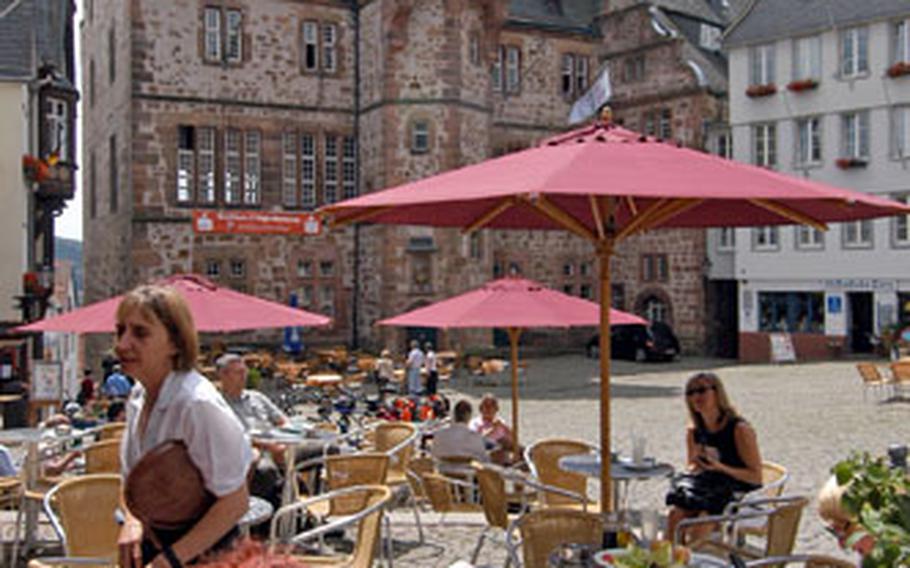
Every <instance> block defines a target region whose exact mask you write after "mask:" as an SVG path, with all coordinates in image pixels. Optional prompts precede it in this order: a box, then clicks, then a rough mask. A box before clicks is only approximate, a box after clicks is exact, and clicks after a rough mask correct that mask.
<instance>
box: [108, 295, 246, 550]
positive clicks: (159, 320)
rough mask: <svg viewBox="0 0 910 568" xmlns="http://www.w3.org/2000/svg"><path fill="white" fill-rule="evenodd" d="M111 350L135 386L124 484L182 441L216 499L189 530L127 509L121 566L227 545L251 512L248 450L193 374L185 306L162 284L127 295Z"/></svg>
mask: <svg viewBox="0 0 910 568" xmlns="http://www.w3.org/2000/svg"><path fill="white" fill-rule="evenodd" d="M115 349H116V352H117V356H118V358H119V360H120V364H121V366H122V368H123V372H124V373H126V374H128V375H130V376H132V377H135V378H136V380H137V381H138V383H137V384H136V386H135V388H134V389H133V390H132V392H131V394H130V398H129V401H128V402H127V411H126V428H125V432H124V436H123V442H122V446H121V462H122V464H123V476H124V478H125V479H126V480H127V481H126V483H127V485H129V483H130V479H131V478H130V473H131V472H132V471H133V469H134V468H136V466H137V465H138V464H139V463H140V461H141V460H142V458H143V457H144V456H146V455H147V454H149V453H150V452H153V451H154V450H156V449H157V448H159V447H160V446H161V444H163V443H165V442H181V443H182V444H183V446H184V447H185V448H186V453H187V457H188V458H189V461H190V462H191V463H192V465H193V466H194V467H195V468H196V469H197V470H198V472H199V474H200V477H201V481H202V483H203V484H204V487H205V490H206V491H208V492H209V493H211V494H212V495H213V497H214V499H213V502H212V504H211V506H209V507H208V509H207V510H206V512H205V513H203V514H202V516H201V517H200V518H198V519H196V520H194V521H193V522H192V524H191V525H190V526H189V528H188V529H186V530H179V531H171V530H162V529H155V528H152V526H151V524H150V523H151V520H150V519H145V521H144V522H143V520H140V519H137V518H135V517H133V515H132V514H130V512H129V511H125V513H126V519H125V521H124V524H123V527H122V528H121V531H120V538H119V539H118V544H119V553H120V554H119V556H120V558H119V565H120V566H121V567H125V568H138V567H140V566H147V565H149V564H151V565H152V567H153V568H167V567H169V566H173V565H175V562H176V563H177V564H188V563H191V562H192V561H193V560H194V559H196V558H198V557H200V556H201V555H203V554H206V553H208V552H210V551H212V550H217V549H219V548H221V547H225V546H228V545H229V544H230V543H231V542H232V541H233V539H234V538H235V537H236V536H237V535H238V534H239V532H238V529H237V522H238V521H239V520H240V518H241V517H242V516H243V514H244V513H245V512H246V510H247V508H248V507H249V495H248V493H247V486H246V474H247V471H248V470H249V466H250V462H251V460H252V455H253V452H252V449H251V447H250V444H249V442H248V440H247V438H246V436H245V435H244V433H243V426H242V425H241V423H240V421H239V420H238V419H237V417H236V416H235V415H234V413H233V412H232V411H231V409H230V407H228V405H227V403H225V401H224V398H223V397H222V396H221V394H220V393H219V392H218V391H217V390H216V389H215V387H214V385H212V383H211V382H210V381H209V380H208V379H207V378H205V377H204V376H202V375H201V374H200V373H199V372H198V371H196V370H195V368H194V366H195V364H196V360H197V358H198V354H199V339H198V337H197V335H196V328H195V325H194V324H193V317H192V314H191V313H190V310H189V306H187V303H186V300H184V299H183V297H182V296H180V294H178V293H177V291H175V290H173V289H172V288H168V287H165V286H140V287H138V288H136V289H134V290H132V291H131V292H128V293H127V294H126V295H125V296H124V297H123V299H122V300H121V302H120V305H119V306H118V308H117V313H116V334H115ZM152 467H154V466H152ZM145 523H148V524H145Z"/></svg>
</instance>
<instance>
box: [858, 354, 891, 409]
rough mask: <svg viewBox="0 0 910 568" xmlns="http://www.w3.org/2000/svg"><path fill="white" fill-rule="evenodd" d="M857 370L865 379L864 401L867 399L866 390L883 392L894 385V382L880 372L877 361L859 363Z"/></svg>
mask: <svg viewBox="0 0 910 568" xmlns="http://www.w3.org/2000/svg"><path fill="white" fill-rule="evenodd" d="M856 370H857V371H859V376H860V378H862V379H863V401H865V400H866V391H868V390H869V389H873V390H876V391H878V393H879V394H881V393H882V391H884V390H885V389H887V388H888V387H890V386H892V383H891V382H890V381H887V380H885V377H883V376H882V374H881V373H879V371H878V366H877V365H876V364H875V363H857V364H856Z"/></svg>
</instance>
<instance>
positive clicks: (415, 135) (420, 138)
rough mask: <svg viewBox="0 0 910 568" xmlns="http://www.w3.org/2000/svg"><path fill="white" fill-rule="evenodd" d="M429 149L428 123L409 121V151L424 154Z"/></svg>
mask: <svg viewBox="0 0 910 568" xmlns="http://www.w3.org/2000/svg"><path fill="white" fill-rule="evenodd" d="M429 150H430V123H429V121H427V120H415V121H414V122H412V123H411V153H412V154H425V153H427V152H428V151H429Z"/></svg>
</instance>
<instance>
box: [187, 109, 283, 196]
mask: <svg viewBox="0 0 910 568" xmlns="http://www.w3.org/2000/svg"><path fill="white" fill-rule="evenodd" d="M184 129H186V130H184ZM176 132H177V142H176V144H175V145H174V146H175V148H176V161H175V163H174V182H173V183H174V185H173V187H174V203H175V204H176V205H177V206H180V207H219V206H223V207H226V208H247V209H249V208H259V207H262V201H263V200H262V198H263V181H262V162H263V147H264V146H265V139H264V138H265V137H264V135H263V133H262V131H260V130H259V129H256V128H250V129H242V128H236V127H230V128H217V127H215V126H211V125H208V124H198V125H197V124H178V125H177V129H176ZM206 133H207V136H208V138H207V139H208V140H209V143H208V144H203V143H202V141H203V140H205V139H206V138H205V135H206ZM206 160H208V163H209V164H211V168H205V167H204V164H205V161H206ZM229 183H230V184H231V185H236V194H234V192H233V190H232V192H231V195H232V196H233V197H232V198H231V199H230V200H228V193H227V188H228V185H229ZM207 184H211V185H209V191H207V192H205V195H203V193H202V191H203V188H204V187H206V185H207Z"/></svg>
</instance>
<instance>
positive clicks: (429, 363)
mask: <svg viewBox="0 0 910 568" xmlns="http://www.w3.org/2000/svg"><path fill="white" fill-rule="evenodd" d="M424 347H425V348H426V350H427V353H426V356H425V362H424V365H426V368H427V392H426V394H427V395H428V396H431V395H434V394H436V385H437V384H438V383H439V369H438V364H439V363H438V362H437V359H436V351H434V350H433V344H432V343H431V342H429V341H427V342H426V343H425V344H424Z"/></svg>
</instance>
